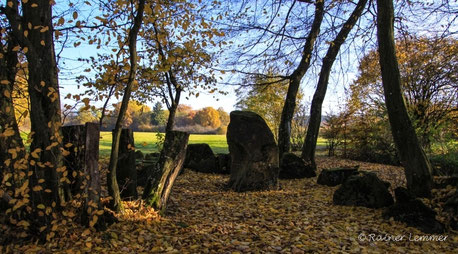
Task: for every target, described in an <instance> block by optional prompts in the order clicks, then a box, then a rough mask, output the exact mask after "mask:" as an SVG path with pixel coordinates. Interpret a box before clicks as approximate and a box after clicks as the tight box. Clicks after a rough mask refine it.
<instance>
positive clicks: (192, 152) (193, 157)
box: [183, 144, 218, 173]
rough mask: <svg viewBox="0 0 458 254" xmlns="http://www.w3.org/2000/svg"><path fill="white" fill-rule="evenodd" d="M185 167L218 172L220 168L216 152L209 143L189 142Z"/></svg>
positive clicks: (206, 171) (199, 170) (203, 171)
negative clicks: (214, 152)
mask: <svg viewBox="0 0 458 254" xmlns="http://www.w3.org/2000/svg"><path fill="white" fill-rule="evenodd" d="M183 167H184V168H189V169H191V170H194V171H197V172H202V173H216V172H217V170H218V165H217V161H216V157H215V154H213V151H212V149H211V148H210V146H209V145H208V144H189V145H188V148H187V149H186V159H185V160H184V165H183Z"/></svg>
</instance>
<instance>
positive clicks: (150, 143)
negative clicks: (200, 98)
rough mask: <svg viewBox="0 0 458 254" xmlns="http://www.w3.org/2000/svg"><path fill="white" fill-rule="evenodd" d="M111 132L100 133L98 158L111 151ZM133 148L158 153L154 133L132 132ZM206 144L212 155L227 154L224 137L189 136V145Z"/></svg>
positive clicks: (107, 154)
mask: <svg viewBox="0 0 458 254" xmlns="http://www.w3.org/2000/svg"><path fill="white" fill-rule="evenodd" d="M111 139H112V137H111V132H105V131H102V132H101V133H100V146H99V151H100V156H109V155H110V150H111ZM134 143H135V148H136V149H138V150H141V151H142V152H143V153H152V152H158V149H157V136H156V133H155V132H134ZM196 143H207V144H209V145H210V147H211V148H212V150H213V152H214V153H228V152H229V151H228V148H227V142H226V135H203V134H191V136H190V137H189V144H196Z"/></svg>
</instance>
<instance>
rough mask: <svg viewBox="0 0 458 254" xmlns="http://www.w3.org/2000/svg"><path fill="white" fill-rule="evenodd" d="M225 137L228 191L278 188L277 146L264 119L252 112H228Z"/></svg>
mask: <svg viewBox="0 0 458 254" xmlns="http://www.w3.org/2000/svg"><path fill="white" fill-rule="evenodd" d="M226 137H227V143H228V145H229V153H230V155H231V177H230V180H229V183H228V186H229V188H231V189H233V190H235V191H239V192H241V191H257V190H275V189H278V172H279V158H278V147H277V144H276V143H275V139H274V136H273V134H272V132H271V131H270V129H269V127H268V126H267V124H266V122H265V121H264V119H262V117H260V116H259V115H258V114H256V113H253V112H249V111H232V112H231V114H230V123H229V126H228V128H227V134H226Z"/></svg>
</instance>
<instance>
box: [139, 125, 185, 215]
mask: <svg viewBox="0 0 458 254" xmlns="http://www.w3.org/2000/svg"><path fill="white" fill-rule="evenodd" d="M188 140H189V133H186V132H180V131H168V132H167V133H166V135H165V141H164V148H163V149H162V152H161V155H160V157H159V161H158V163H157V164H156V167H155V169H154V172H152V175H151V176H150V177H149V179H148V181H147V183H146V186H145V190H144V192H143V199H145V201H146V205H148V206H152V207H153V208H154V209H156V210H159V211H161V212H164V211H165V208H166V206H167V200H168V198H169V195H170V192H171V190H172V186H173V183H174V182H175V179H176V177H177V175H178V174H179V172H180V170H181V167H182V166H183V162H184V159H185V155H186V147H187V146H188Z"/></svg>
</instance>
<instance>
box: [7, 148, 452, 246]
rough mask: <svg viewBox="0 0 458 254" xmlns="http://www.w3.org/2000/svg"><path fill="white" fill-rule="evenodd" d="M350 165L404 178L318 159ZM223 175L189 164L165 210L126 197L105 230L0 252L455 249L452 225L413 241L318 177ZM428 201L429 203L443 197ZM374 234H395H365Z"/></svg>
mask: <svg viewBox="0 0 458 254" xmlns="http://www.w3.org/2000/svg"><path fill="white" fill-rule="evenodd" d="M355 164H359V165H361V167H360V169H361V170H371V171H375V172H377V173H378V175H379V176H380V177H381V178H383V179H384V180H389V181H390V182H391V183H392V188H394V187H396V186H399V185H402V184H404V181H405V179H404V177H403V171H402V169H401V168H398V167H391V166H385V165H379V164H370V163H361V162H353V161H347V160H340V159H329V158H324V157H323V158H318V165H319V167H320V168H330V167H335V166H344V165H345V166H349V165H355ZM227 180H228V176H221V175H212V174H202V173H195V172H192V171H187V172H186V173H185V174H183V175H181V176H180V177H179V178H178V179H177V181H176V183H175V186H174V189H173V193H172V195H171V200H170V202H169V208H168V210H167V213H166V215H165V216H162V217H161V216H159V215H158V214H157V213H156V212H154V211H152V210H150V209H146V208H142V206H141V204H140V202H139V201H132V202H126V203H125V204H126V206H127V208H128V209H127V210H126V212H125V214H123V215H120V216H119V219H120V220H121V221H120V222H119V223H116V224H113V225H112V226H110V227H109V228H108V230H107V231H104V232H90V231H89V230H84V229H83V228H81V227H77V226H74V228H70V229H69V228H65V227H63V229H62V232H61V237H58V238H55V239H54V240H53V241H52V242H50V243H47V244H46V245H37V244H30V243H28V244H27V243H22V244H20V245H19V244H17V245H9V246H3V247H0V248H1V249H0V253H1V252H21V253H23V252H25V253H50V252H62V253H89V252H91V253H156V252H159V253H314V252H319V253H403V252H408V253H456V250H457V249H458V234H457V232H453V231H449V232H447V233H445V234H443V237H445V236H447V238H446V239H445V241H414V240H415V237H416V236H417V237H418V236H424V235H425V234H424V233H422V232H420V231H418V230H416V229H414V228H410V227H406V226H405V225H404V224H402V223H398V222H395V221H387V220H383V219H382V218H381V213H382V210H381V209H368V208H360V207H343V206H335V205H333V204H332V194H333V192H334V190H335V189H336V188H337V187H326V186H321V185H318V184H316V178H310V179H301V180H281V186H282V189H281V190H279V191H265V192H247V193H235V192H232V191H226V190H224V185H225V183H226V182H227ZM452 191H454V190H452V189H445V190H441V193H437V192H436V194H441V195H442V196H443V195H448V194H449V193H452ZM426 202H427V203H428V204H430V205H431V206H433V207H435V206H438V205H439V204H440V202H438V201H436V200H427V201H426ZM439 217H440V216H439ZM371 234H373V235H371ZM361 236H364V237H363V238H365V239H363V241H362V240H360V239H359V237H361ZM372 236H373V238H374V240H377V237H379V238H380V237H387V236H393V238H395V239H398V240H399V241H394V240H390V241H383V240H381V241H369V240H370V239H371V238H372ZM396 237H397V238H396ZM385 239H386V238H385ZM379 240H380V239H379Z"/></svg>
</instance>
